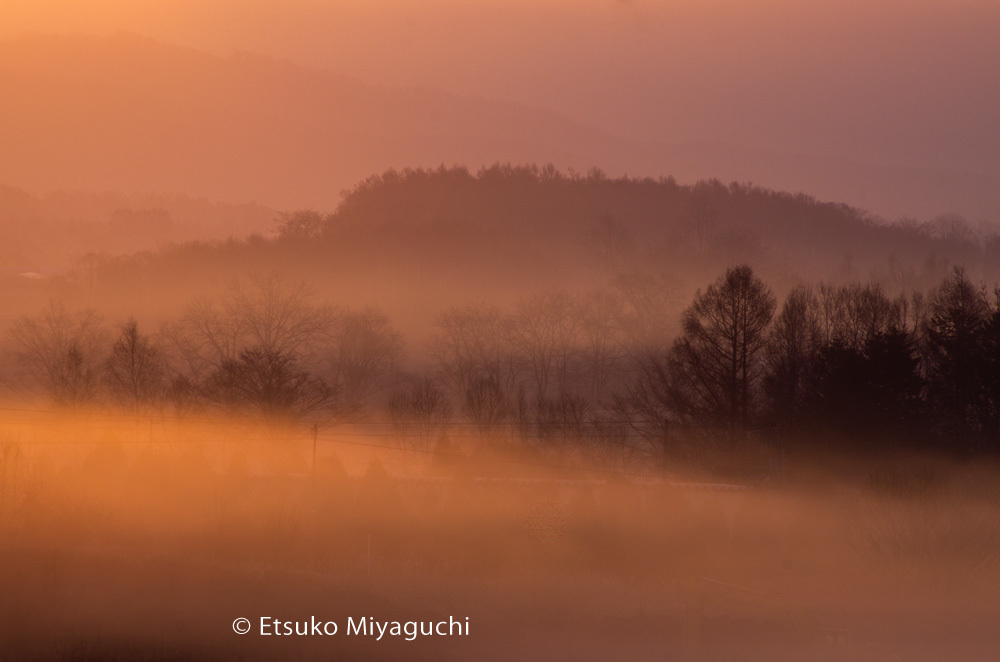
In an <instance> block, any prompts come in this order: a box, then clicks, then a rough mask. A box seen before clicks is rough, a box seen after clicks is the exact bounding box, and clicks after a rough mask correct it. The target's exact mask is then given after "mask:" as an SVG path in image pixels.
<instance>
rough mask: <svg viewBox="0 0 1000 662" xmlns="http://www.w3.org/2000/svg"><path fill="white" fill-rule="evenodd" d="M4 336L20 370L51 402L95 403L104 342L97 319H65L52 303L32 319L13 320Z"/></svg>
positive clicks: (80, 315)
mask: <svg viewBox="0 0 1000 662" xmlns="http://www.w3.org/2000/svg"><path fill="white" fill-rule="evenodd" d="M10 335H11V338H12V339H13V340H14V342H15V343H16V344H17V346H18V350H17V356H18V358H19V360H20V361H21V363H22V365H24V366H25V367H26V368H27V369H28V371H29V373H30V376H31V378H33V379H34V380H36V381H37V382H38V383H39V384H40V385H41V386H42V388H43V389H45V391H46V392H47V393H48V394H49V397H51V398H52V400H53V402H55V403H56V404H59V405H68V406H78V405H83V404H87V403H89V402H92V401H93V400H94V399H95V398H96V397H97V394H98V391H99V388H98V386H99V383H100V376H101V372H102V368H103V365H104V359H105V355H106V349H105V342H106V339H107V334H106V332H105V330H104V328H103V327H102V326H101V320H100V318H99V317H98V315H97V313H95V312H94V311H91V310H88V311H81V312H76V313H70V312H69V311H67V310H66V308H65V307H63V306H62V305H61V304H58V303H55V302H53V303H51V304H50V305H49V307H48V309H47V310H46V311H45V312H44V313H42V314H41V315H40V316H38V317H37V318H30V317H22V318H20V319H18V320H16V321H15V322H14V324H13V326H12V328H11V330H10Z"/></svg>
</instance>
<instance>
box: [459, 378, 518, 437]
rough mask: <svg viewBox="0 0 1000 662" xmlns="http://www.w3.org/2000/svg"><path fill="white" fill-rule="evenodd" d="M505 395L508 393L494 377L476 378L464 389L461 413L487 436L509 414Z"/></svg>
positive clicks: (508, 405)
mask: <svg viewBox="0 0 1000 662" xmlns="http://www.w3.org/2000/svg"><path fill="white" fill-rule="evenodd" d="M507 397H508V394H507V393H506V392H505V391H504V389H503V387H501V386H500V384H498V383H497V381H496V380H495V379H492V378H490V377H483V378H481V379H477V380H475V381H473V382H472V384H470V385H469V388H468V389H466V391H465V402H464V403H463V406H462V413H464V414H465V415H466V416H467V417H468V418H469V420H471V421H472V422H473V423H474V424H475V425H476V428H477V429H478V430H479V433H480V434H482V435H484V436H489V435H490V434H492V433H493V432H494V431H495V430H496V429H497V428H499V427H500V426H501V425H502V424H503V422H504V421H505V420H507V418H508V416H509V415H510V403H508V402H507Z"/></svg>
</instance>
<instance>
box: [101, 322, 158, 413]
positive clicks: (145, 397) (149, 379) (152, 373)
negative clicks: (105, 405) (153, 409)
mask: <svg viewBox="0 0 1000 662" xmlns="http://www.w3.org/2000/svg"><path fill="white" fill-rule="evenodd" d="M104 380H105V383H106V384H107V386H108V390H109V391H110V392H111V397H112V399H113V400H115V401H116V402H118V403H120V404H123V405H125V406H126V407H129V408H131V409H135V410H138V409H141V408H142V407H146V406H149V405H151V404H153V403H154V402H156V401H157V400H158V399H159V398H160V396H162V395H163V393H164V362H163V357H162V355H161V353H160V351H159V349H157V347H156V346H154V345H153V343H152V340H151V339H150V338H149V336H146V335H143V334H142V333H140V332H139V324H138V322H136V321H135V319H131V318H130V319H129V320H128V321H127V322H125V323H124V324H122V325H121V328H120V332H119V335H118V338H117V339H116V340H115V344H114V345H113V346H112V348H111V356H109V357H108V360H107V363H106V365H105V368H104Z"/></svg>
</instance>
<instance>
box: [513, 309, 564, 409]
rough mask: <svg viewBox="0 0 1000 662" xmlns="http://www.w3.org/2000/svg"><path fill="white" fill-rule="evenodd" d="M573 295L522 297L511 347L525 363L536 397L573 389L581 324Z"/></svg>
mask: <svg viewBox="0 0 1000 662" xmlns="http://www.w3.org/2000/svg"><path fill="white" fill-rule="evenodd" d="M576 313H577V308H576V306H575V302H574V300H573V297H571V296H570V295H569V294H567V293H566V292H549V293H546V294H541V295H535V296H532V297H527V298H524V299H521V300H520V301H519V302H518V304H517V307H516V310H515V313H514V319H513V324H512V327H511V346H512V348H513V350H514V351H515V352H516V354H517V357H518V359H519V360H520V361H521V362H522V363H523V365H524V366H525V373H526V375H527V378H528V380H529V381H530V383H531V386H532V387H533V389H534V394H535V399H536V400H537V401H542V400H544V399H545V398H547V397H548V396H549V394H550V391H552V392H556V393H563V392H566V391H568V390H569V387H570V381H571V380H570V377H571V370H572V369H573V367H574V365H573V364H574V361H575V359H576V358H577V355H578V348H579V334H580V323H579V318H578V316H577V314H576Z"/></svg>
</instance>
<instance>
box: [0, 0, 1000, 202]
mask: <svg viewBox="0 0 1000 662" xmlns="http://www.w3.org/2000/svg"><path fill="white" fill-rule="evenodd" d="M118 30H128V31H132V32H136V33H139V34H143V35H148V36H151V37H154V38H157V39H160V40H163V41H166V42H171V43H176V44H180V45H185V46H191V47H195V48H198V49H201V50H207V51H210V52H214V53H220V54H226V53H230V52H232V51H233V50H246V51H253V52H258V53H263V54H268V55H272V56H277V57H281V58H287V59H291V60H294V61H296V62H300V63H306V64H311V65H318V66H322V67H325V68H330V69H332V70H335V71H337V72H339V73H343V74H348V75H350V76H354V77H357V78H359V79H361V80H362V81H364V82H366V83H369V84H380V85H387V86H420V87H432V88H438V89H442V90H446V91H450V92H455V93H459V94H463V95H472V96H481V97H486V98H493V99H500V100H506V101H511V102H515V103H519V104H525V105H531V106H537V107H541V108H547V109H552V110H555V111H558V112H560V113H563V114H565V115H567V116H569V117H570V118H572V119H574V120H576V121H579V122H582V123H586V124H591V125H595V126H597V127H600V128H602V129H604V130H606V131H609V132H612V133H615V134H617V135H620V136H624V137H626V138H630V139H635V140H644V141H645V140H657V141H663V142H679V141H702V140H705V141H719V142H726V143H737V144H743V145H750V146H755V147H764V148H768V149H773V150H777V151H780V152H784V153H799V154H816V155H824V156H830V157H838V158H845V159H852V160H860V161H865V162H870V163H876V164H886V165H897V166H906V167H922V168H947V169H952V170H958V171H968V172H975V173H983V174H988V175H990V176H994V175H997V174H1000V128H998V125H997V121H996V120H997V118H998V117H1000V76H997V67H998V65H1000V39H997V35H1000V2H996V1H995V0H950V1H947V2H946V1H944V0H898V1H897V0H891V1H887V0H876V1H874V2H857V1H851V0H836V1H834V0H819V1H810V2H803V1H802V0H794V1H791V0H767V1H765V2H753V3H749V2H745V1H738V0H702V1H697V2H696V1H693V0H680V1H668V0H660V1H656V2H654V1H651V0H582V1H581V0H577V1H573V2H570V1H568V0H546V1H543V2H527V1H523V0H516V1H509V0H508V1H504V2H501V1H499V0H486V1H483V2H449V1H443V0H427V1H425V2H421V3H415V2H409V1H403V0H377V1H370V0H369V1H365V2H330V1H322V0H289V1H287V2H281V3H278V2H273V1H270V0H197V1H192V0H172V1H170V2H130V1H126V0H117V1H112V0H103V1H102V0H97V1H80V0H77V1H72V0H13V2H12V1H11V0H6V1H5V2H4V4H3V5H2V9H0V36H4V35H10V34H15V33H18V32H22V31H35V32H57V33H62V32H84V33H95V34H107V33H111V32H115V31H118ZM935 211H940V210H935Z"/></svg>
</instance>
